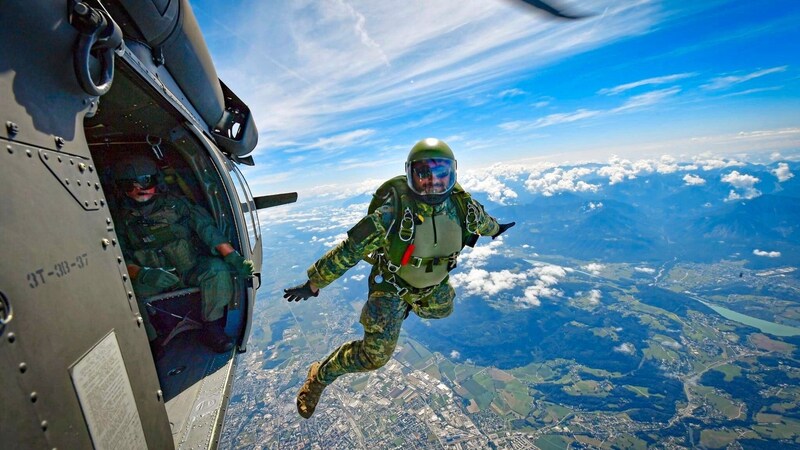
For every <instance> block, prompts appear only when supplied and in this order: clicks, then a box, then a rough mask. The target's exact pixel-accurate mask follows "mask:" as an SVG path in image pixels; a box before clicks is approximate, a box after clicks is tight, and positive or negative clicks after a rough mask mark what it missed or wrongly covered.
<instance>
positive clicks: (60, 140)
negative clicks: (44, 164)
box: [55, 136, 64, 148]
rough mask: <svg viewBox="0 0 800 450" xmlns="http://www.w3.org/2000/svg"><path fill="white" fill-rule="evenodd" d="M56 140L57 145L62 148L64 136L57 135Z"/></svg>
mask: <svg viewBox="0 0 800 450" xmlns="http://www.w3.org/2000/svg"><path fill="white" fill-rule="evenodd" d="M55 141H56V147H58V148H61V147H63V146H64V138H62V137H60V136H56V139H55Z"/></svg>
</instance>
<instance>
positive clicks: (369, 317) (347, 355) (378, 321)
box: [319, 279, 455, 384]
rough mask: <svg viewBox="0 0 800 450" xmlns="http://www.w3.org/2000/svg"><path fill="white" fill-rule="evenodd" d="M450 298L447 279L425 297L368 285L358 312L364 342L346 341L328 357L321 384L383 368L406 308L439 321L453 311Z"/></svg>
mask: <svg viewBox="0 0 800 450" xmlns="http://www.w3.org/2000/svg"><path fill="white" fill-rule="evenodd" d="M453 298H455V291H453V287H452V286H450V283H449V282H448V279H445V280H444V281H442V282H441V283H440V284H439V285H437V286H436V287H435V288H434V289H433V291H432V292H431V293H429V294H428V295H426V296H419V295H414V294H406V295H405V296H403V297H402V298H401V297H400V296H398V295H397V293H396V292H386V291H384V290H380V289H376V288H375V286H373V285H372V284H370V292H369V299H367V303H365V304H364V307H363V308H362V310H361V319H360V322H361V325H362V326H363V327H364V337H363V339H361V340H360V341H352V342H348V343H346V344H344V345H342V346H341V347H339V348H337V349H336V350H334V351H333V353H331V354H330V355H328V357H327V358H325V360H324V361H323V362H322V365H321V366H320V368H319V378H320V381H322V382H323V383H325V384H330V383H332V382H333V381H334V380H336V379H337V378H339V377H340V376H342V375H344V374H346V373H354V372H367V371H370V370H376V369H379V368H381V367H383V365H384V364H386V363H387V362H389V360H390V359H391V358H392V354H393V353H394V349H395V347H396V346H397V338H398V337H399V336H400V327H401V326H402V325H403V321H404V320H405V318H406V317H407V315H408V311H409V306H410V308H411V310H412V311H414V313H415V314H416V315H417V316H419V317H421V318H423V319H442V318H444V317H447V316H449V315H450V313H452V312H453Z"/></svg>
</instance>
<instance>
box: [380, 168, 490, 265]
mask: <svg viewBox="0 0 800 450" xmlns="http://www.w3.org/2000/svg"><path fill="white" fill-rule="evenodd" d="M406 180H407V178H406V176H405V175H398V176H396V177H394V178H392V179H390V180H387V181H386V182H384V183H383V184H382V185H381V186H380V187H379V188H378V190H377V191H375V193H374V194H373V196H372V200H371V201H370V203H369V207H368V209H367V212H368V214H372V213H373V212H375V210H377V209H378V208H381V207H383V206H384V205H386V204H387V202H388V201H389V199H390V198H391V199H392V202H391V208H392V211H393V215H394V220H393V221H392V223H391V224H390V225H389V227H388V230H387V232H388V233H389V235H390V236H393V237H392V238H391V239H390V241H389V242H390V244H389V248H388V249H384V254H385V256H386V257H387V258H388V260H389V262H390V263H391V264H393V265H394V266H398V267H399V266H401V265H403V264H404V262H407V259H408V256H409V255H410V254H411V251H410V250H411V249H413V242H414V231H415V229H416V225H418V224H419V223H421V221H422V219H421V216H420V214H419V211H418V208H417V201H418V200H416V199H414V198H413V197H412V194H411V189H409V187H408V184H407V181H406ZM450 199H451V200H452V201H453V203H454V204H455V206H456V214H457V215H458V219H459V222H460V224H461V229H462V236H461V242H462V245H463V246H468V247H473V246H474V245H475V242H477V240H478V237H479V235H478V234H477V232H476V230H475V224H476V223H477V213H476V212H475V210H477V208H476V207H475V206H474V205H473V202H472V199H471V197H470V195H469V194H468V193H467V192H466V191H465V190H464V189H463V188H462V187H461V185H459V184H458V183H456V185H455V187H454V188H453V191H452V193H451V195H450Z"/></svg>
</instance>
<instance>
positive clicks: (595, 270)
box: [581, 263, 606, 276]
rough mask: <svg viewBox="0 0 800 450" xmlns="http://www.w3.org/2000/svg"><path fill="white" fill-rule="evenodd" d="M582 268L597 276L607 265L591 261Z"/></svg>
mask: <svg viewBox="0 0 800 450" xmlns="http://www.w3.org/2000/svg"><path fill="white" fill-rule="evenodd" d="M581 268H582V269H583V270H585V271H587V272H589V273H591V274H592V275H595V276H597V275H600V273H601V272H602V271H603V269H605V268H606V266H605V265H603V264H599V263H589V264H587V265H585V266H582V267H581Z"/></svg>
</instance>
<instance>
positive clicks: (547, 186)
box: [525, 167, 600, 197]
mask: <svg viewBox="0 0 800 450" xmlns="http://www.w3.org/2000/svg"><path fill="white" fill-rule="evenodd" d="M593 172H594V170H593V169H589V168H586V167H574V168H572V169H569V170H564V169H562V168H561V167H557V168H555V169H553V170H552V171H550V172H548V173H545V174H543V175H541V177H539V176H538V175H534V174H533V173H532V174H531V175H530V176H529V177H528V179H527V180H526V181H525V188H526V189H527V190H528V191H529V192H531V193H541V194H542V195H544V196H545V197H549V196H552V195H554V194H557V193H559V192H597V190H598V189H599V188H600V186H598V185H596V184H590V183H587V182H585V181H582V180H579V178H581V177H584V176H586V175H589V174H591V173H593Z"/></svg>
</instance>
